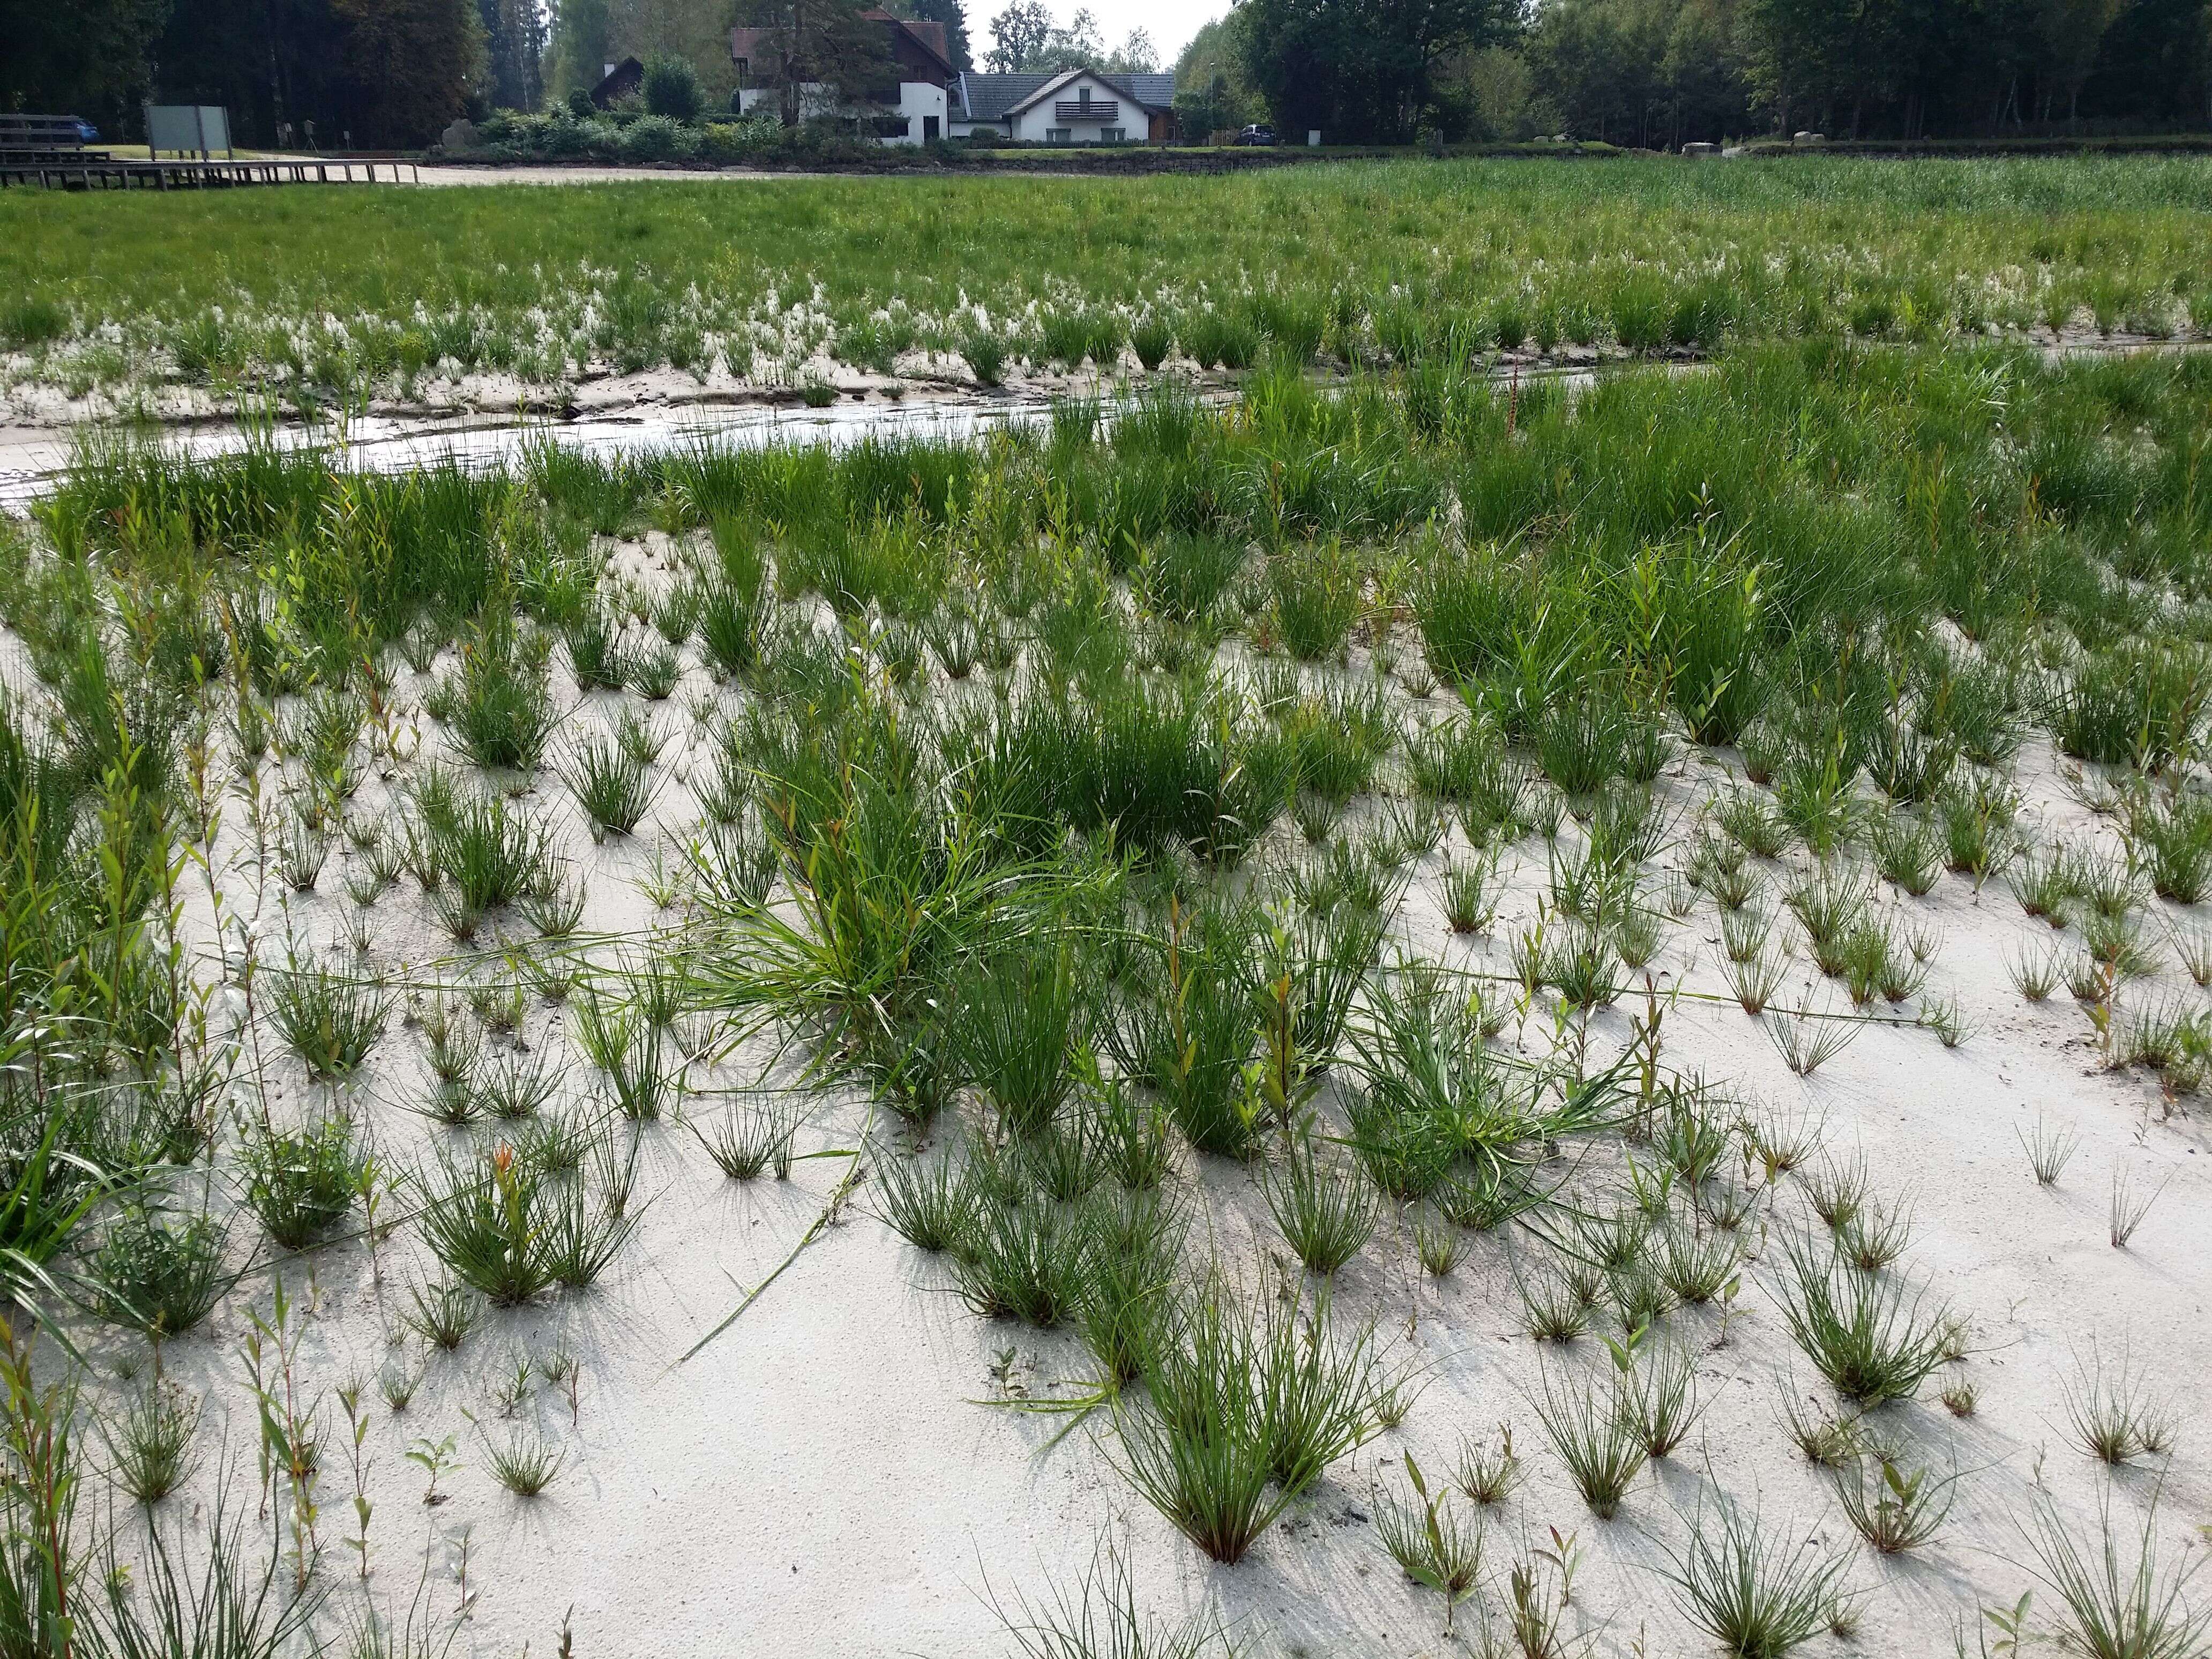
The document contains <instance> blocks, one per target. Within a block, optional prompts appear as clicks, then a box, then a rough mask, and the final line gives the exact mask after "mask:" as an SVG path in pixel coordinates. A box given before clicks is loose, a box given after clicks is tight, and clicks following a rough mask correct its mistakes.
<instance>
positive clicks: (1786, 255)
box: [0, 158, 2212, 399]
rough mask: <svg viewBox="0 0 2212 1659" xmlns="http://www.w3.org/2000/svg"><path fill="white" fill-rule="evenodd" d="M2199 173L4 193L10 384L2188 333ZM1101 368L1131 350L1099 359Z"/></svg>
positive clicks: (1000, 364) (1427, 176) (2, 269)
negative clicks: (2046, 329) (920, 356)
mask: <svg viewBox="0 0 2212 1659" xmlns="http://www.w3.org/2000/svg"><path fill="white" fill-rule="evenodd" d="M2208 208H2212V161H2205V160H2201V159H2195V158H2185V159H2153V158H2128V159H2064V160H2020V161H1913V162H1899V163H1887V164H1878V165H1869V164H1867V163H1864V162H1859V161H1840V160H1829V161H1824V160H1820V159H1814V158H1791V159H1787V160H1777V161H1738V162H1731V163H1729V164H1726V165H1697V164H1691V163H1686V162H1682V161H1668V160H1651V159H1646V160H1637V161H1607V162H1602V163H1576V162H1562V161H1487V162H1485V161H1463V162H1451V163H1445V164H1431V163H1425V162H1413V161H1406V162H1388V163H1376V164H1354V165H1346V166H1344V167H1326V168H1300V169H1295V170H1290V171H1286V172H1283V173H1267V174H1264V175H1255V176H1246V177H1236V178H1183V177H1178V178H1154V179H1127V180H1096V179H1049V180H1046V179H1020V178H990V179H945V180H939V179H909V178H899V179H774V180H766V181H762V182H758V183H741V182H726V181H725V182H674V181H669V182H652V183H639V184H635V185H629V184H625V185H602V186H580V187H574V188H568V189H562V190H546V189H538V188H527V189H526V188H517V189H513V190H471V191H428V190H425V191H397V190H390V191H387V190H377V191H337V190H305V189H302V190H295V191H239V192H236V193H230V194H212V195H207V196H197V195H196V196H179V195H170V196H159V197H156V196H132V197H72V196H64V195H61V194H42V193H40V192H34V191H11V192H9V194H8V195H6V196H5V197H0V295H6V296H7V297H6V298H5V299H4V300H0V347H5V348H8V349H9V352H10V355H9V356H8V357H7V359H6V368H5V370H4V374H5V378H6V379H7V380H10V381H13V382H15V383H16V384H19V385H20V384H52V385H58V386H64V387H66V388H68V389H70V390H72V391H75V392H82V391H85V390H88V389H89V388H91V387H94V386H106V387H111V388H117V387H126V386H147V385H155V384H159V383H161V382H163V381H183V382H185V383H188V384H195V385H214V386H222V387H226V388H237V389H249V388H252V387H255V386H270V385H274V386H276V387H277V388H279V389H280V390H285V391H289V392H291V393H293V394H295V395H299V396H301V397H306V396H309V395H313V396H315V397H318V398H325V399H327V398H332V397H336V396H340V395H343V394H345V393H348V392H358V391H360V390H362V389H363V388H367V389H369V390H372V391H375V392H390V391H392V390H393V389H394V388H400V389H404V388H407V387H410V386H413V385H414V384H415V383H416V381H417V380H419V379H420V378H422V377H423V376H426V375H438V374H445V375H449V376H450V375H457V374H465V373H471V372H476V373H491V372H498V373H504V374H513V375H516V376H519V377H520V378H521V379H523V380H526V381H529V382H532V383H536V384H543V385H557V384H560V383H562V382H563V381H565V380H572V379H574V378H575V377H577V376H580V375H581V374H585V373H586V372H592V371H605V370H607V369H617V370H634V369H639V368H649V367H654V366H659V365H671V366H673V367H674V368H678V369H690V370H693V371H695V372H697V373H699V374H710V373H720V374H727V375H731V376H734V377H737V378H738V379H752V380H759V381H767V382H769V383H775V382H779V381H781V382H783V383H788V382H789V381H790V380H792V379H793V378H794V377H795V376H797V375H798V374H799V373H800V371H801V367H802V365H804V364H805V363H806V362H808V361H809V360H810V359H812V360H814V361H815V362H817V363H818V362H821V361H822V359H823V356H828V357H830V358H834V359H836V360H837V361H841V362H845V363H849V364H853V365H856V366H860V367H865V368H873V369H877V370H880V371H890V370H892V369H893V368H895V367H896V365H897V364H898V362H899V360H900V357H901V354H902V353H905V352H908V351H911V350H914V349H931V350H936V351H941V352H946V353H957V354H960V355H961V356H963V358H964V359H965V360H966V361H967V362H968V364H969V367H970V368H972V369H973V370H974V371H975V373H976V374H977V375H978V376H979V377H980V378H982V379H984V380H995V379H996V378H998V377H999V376H1000V374H1004V373H1006V372H1007V371H1008V370H1009V368H1012V367H1013V366H1016V365H1019V364H1021V363H1023V362H1028V363H1030V364H1033V365H1036V366H1038V367H1042V366H1045V365H1048V364H1054V363H1058V364H1064V365H1074V364H1078V363H1079V362H1082V361H1084V360H1085V359H1086V358H1088V359H1091V360H1092V361H1094V362H1097V363H1099V364H1100V365H1102V366H1106V365H1109V364H1111V363H1112V362H1115V360H1116V359H1119V358H1121V354H1122V353H1124V352H1125V351H1126V352H1128V353H1133V356H1134V358H1135V359H1136V360H1137V361H1140V362H1142V363H1143V364H1144V365H1145V366H1146V368H1151V367H1154V366H1156V365H1158V363H1159V362H1161V361H1163V359H1164V358H1166V357H1169V356H1174V357H1176V358H1178V359H1188V360H1191V361H1194V362H1199V363H1200V364H1203V365H1206V366H1208V367H1211V366H1212V365H1215V364H1222V365H1225V366H1227V367H1229V368H1241V367H1243V366H1245V365H1246V364H1249V363H1250V362H1254V361H1255V360H1256V359H1257V358H1258V357H1259V356H1261V354H1262V353H1263V352H1273V353H1278V354H1281V353H1287V354H1288V355H1289V356H1291V357H1293V358H1294V359H1297V360H1299V361H1313V360H1315V359H1316V358H1322V359H1326V360H1329V361H1335V362H1399V363H1401V364H1402V363H1406V362H1412V361H1415V360H1418V359H1420V358H1423V357H1425V356H1440V355H1441V356H1462V357H1463V356H1473V355H1477V354H1480V353H1483V352H1486V351H1488V350H1492V349H1498V348H1507V349H1514V348H1527V347H1534V348H1536V349H1541V350H1544V351H1552V350H1555V349H1559V348H1561V347H1563V346H1569V345H1603V346H1611V347H1619V348H1621V349H1626V350H1629V351H1632V352H1648V351H1656V350H1662V349H1668V348H1673V347H1684V346H1695V347H1699V348H1702V349H1711V348H1712V347H1714V346H1715V345H1717V343H1720V342H1721V341H1723V340H1724V339H1728V338H1731V337H1773V336H1796V335H1813V334H1820V333H1824V332H1830V331H1848V332H1850V333H1851V334H1853V335H1855V336H1858V337H1878V338H1897V339H1905V340H1922V341H1924V340H1929V339H1939V338H1943V337H1953V336H1975V335H1982V334H1984V333H1988V332H1990V331H1997V332H2007V331H2026V330H2031V329H2034V328H2037V327H2039V326H2050V327H2057V326H2060V325H2065V324H2067V323H2068V322H2069V320H2072V321H2083V320H2086V321H2088V322H2092V323H2093V325H2095V326H2096V327H2097V328H2100V329H2103V330H2106V331H2112V330H2124V331H2130V332H2133V333H2139V334H2144V335H2151V336H2160V337H2164V336H2171V335H2174V334H2178V333H2188V332H2193V331H2196V330H2197V328H2198V327H2199V326H2200V323H2199V319H2198V316H2197V313H2198V312H2200V311H2201V310H2202V309H2203V307H2204V306H2205V304H2206V303H2207V302H2206V299H2205V283H2206V281H2207V278H2206V276H2205V272H2206V271H2207V270H2212V259H2208V258H2207V252H2208V244H2207V238H2206V236H2205V233H2204V224H2205V217H2204V216H2205V213H2206V211H2207V210H2208ZM1122 361H1125V362H1126V361H1127V359H1122Z"/></svg>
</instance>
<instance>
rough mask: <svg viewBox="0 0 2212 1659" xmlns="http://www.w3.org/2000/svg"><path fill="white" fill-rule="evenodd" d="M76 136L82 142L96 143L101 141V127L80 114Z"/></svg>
mask: <svg viewBox="0 0 2212 1659" xmlns="http://www.w3.org/2000/svg"><path fill="white" fill-rule="evenodd" d="M76 137H77V142H78V143H81V144H96V143H99V142H100V129H99V128H98V127H96V126H94V125H93V124H92V123H91V122H89V121H88V120H86V119H85V118H83V117H82V115H80V116H78V117H77V118H76Z"/></svg>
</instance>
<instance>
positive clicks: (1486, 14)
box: [1243, 0, 1517, 143]
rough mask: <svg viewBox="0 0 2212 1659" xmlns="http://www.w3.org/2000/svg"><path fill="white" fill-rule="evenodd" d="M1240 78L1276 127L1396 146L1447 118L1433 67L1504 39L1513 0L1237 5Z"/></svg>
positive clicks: (1276, 0) (1266, 0) (1285, 0)
mask: <svg viewBox="0 0 2212 1659" xmlns="http://www.w3.org/2000/svg"><path fill="white" fill-rule="evenodd" d="M1243 13H1244V25H1243V46H1244V68H1245V77H1246V79H1247V80H1249V82H1251V84H1252V86H1253V88H1255V90H1256V91H1257V92H1258V93H1259V94H1260V95H1261V98H1263V99H1264V100H1266V101H1267V107H1268V110H1269V112H1271V113H1272V114H1273V117H1274V118H1275V122H1276V125H1278V126H1279V127H1281V128H1282V129H1284V130H1285V131H1291V132H1297V131H1302V130H1304V129H1307V128H1316V127H1317V128H1319V129H1321V130H1322V131H1324V132H1326V133H1327V134H1328V136H1329V137H1332V138H1334V139H1337V140H1341V141H1346V142H1355V143H1401V142H1404V141H1405V140H1407V139H1410V138H1412V137H1413V136H1414V134H1415V132H1416V131H1419V130H1420V129H1421V128H1422V127H1424V126H1427V125H1444V124H1447V123H1448V122H1449V117H1450V115H1451V110H1450V107H1449V100H1448V98H1447V97H1446V96H1445V95H1444V88H1443V83H1442V77H1441V76H1440V70H1442V68H1443V64H1444V62H1445V60H1446V59H1447V58H1449V57H1451V56H1452V55H1453V54H1455V53H1457V52H1465V51H1468V50H1470V49H1472V48H1474V47H1478V46H1485V45H1487V44H1489V43H1490V42H1492V41H1494V40H1502V39H1504V38H1506V37H1507V36H1508V35H1510V33H1511V32H1512V30H1513V27H1514V25H1515V22H1516V17H1517V11H1516V5H1515V3H1514V0H1246V3H1245V5H1244V6H1243Z"/></svg>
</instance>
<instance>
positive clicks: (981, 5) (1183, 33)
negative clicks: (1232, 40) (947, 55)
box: [968, 0, 1229, 69]
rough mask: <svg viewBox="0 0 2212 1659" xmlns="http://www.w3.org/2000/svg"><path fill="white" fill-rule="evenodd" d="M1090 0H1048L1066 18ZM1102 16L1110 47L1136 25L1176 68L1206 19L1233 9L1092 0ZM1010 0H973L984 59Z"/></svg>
mask: <svg viewBox="0 0 2212 1659" xmlns="http://www.w3.org/2000/svg"><path fill="white" fill-rule="evenodd" d="M1082 3H1085V0H1046V4H1047V5H1048V6H1049V7H1050V8H1051V9H1052V15H1053V16H1054V19H1055V20H1057V21H1060V22H1062V23H1065V22H1066V21H1067V20H1068V19H1069V18H1071V17H1073V16H1074V15H1075V13H1076V11H1077V9H1078V8H1079V5H1081V4H1082ZM1087 3H1088V4H1089V6H1090V8H1091V15H1092V16H1094V17H1096V18H1097V20H1098V33H1099V34H1100V35H1101V36H1102V37H1103V38H1104V40H1105V42H1106V46H1107V50H1108V51H1109V52H1110V51H1112V50H1113V49H1114V48H1115V47H1116V46H1120V45H1121V42H1122V40H1124V39H1125V38H1127V35H1128V33H1129V31H1130V30H1131V29H1143V30H1145V31H1146V33H1149V34H1151V36H1152V44H1153V45H1154V46H1158V48H1159V49H1160V67H1161V68H1162V69H1173V68H1174V67H1175V60H1176V57H1177V56H1178V55H1179V54H1180V53H1181V52H1182V49H1183V47H1184V46H1187V45H1188V44H1189V41H1190V37H1191V36H1192V35H1194V34H1195V33H1198V31H1199V29H1200V27H1202V26H1203V25H1205V24H1206V23H1209V22H1211V21H1213V19H1215V18H1217V17H1218V16H1220V15H1221V14H1222V13H1224V12H1225V11H1227V10H1228V9H1229V0H1087ZM1003 6H1004V0H968V42H969V48H970V49H971V50H972V51H973V52H975V61H976V62H977V63H978V64H981V62H982V61H983V54H984V53H985V52H988V51H990V49H991V20H992V19H993V18H994V17H996V16H997V15H999V13H1000V10H1001V9H1003Z"/></svg>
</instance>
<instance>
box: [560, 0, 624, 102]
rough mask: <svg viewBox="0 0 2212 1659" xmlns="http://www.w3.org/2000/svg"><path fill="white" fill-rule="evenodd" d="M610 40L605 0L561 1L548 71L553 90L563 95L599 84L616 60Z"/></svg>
mask: <svg viewBox="0 0 2212 1659" xmlns="http://www.w3.org/2000/svg"><path fill="white" fill-rule="evenodd" d="M613 39H614V37H613V36H612V34H611V33H610V32H609V19H608V17H607V0H561V9H560V17H559V21H557V22H556V24H555V25H554V29H553V63H552V67H551V68H550V70H548V71H547V79H548V81H549V82H550V83H551V86H552V88H553V90H554V91H555V92H556V93H557V94H562V95H563V96H565V95H566V94H568V93H571V92H575V91H578V90H582V91H585V92H589V91H590V90H591V89H592V88H593V87H596V86H597V85H599V82H600V81H601V80H603V79H604V78H605V75H606V66H607V65H608V64H611V63H614V62H616V61H617V58H616V57H615V52H614V46H613Z"/></svg>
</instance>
